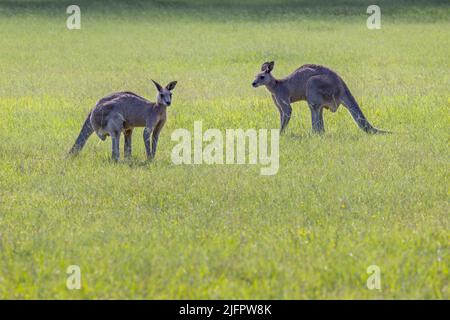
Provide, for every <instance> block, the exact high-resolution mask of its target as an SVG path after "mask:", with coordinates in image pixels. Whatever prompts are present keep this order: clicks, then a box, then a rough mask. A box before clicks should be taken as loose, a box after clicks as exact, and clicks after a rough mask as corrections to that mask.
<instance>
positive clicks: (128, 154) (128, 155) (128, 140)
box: [123, 129, 133, 158]
mask: <svg viewBox="0 0 450 320" xmlns="http://www.w3.org/2000/svg"><path fill="white" fill-rule="evenodd" d="M132 135H133V129H128V130H125V131H124V133H123V136H124V138H125V142H124V147H123V153H124V157H125V158H131V137H132Z"/></svg>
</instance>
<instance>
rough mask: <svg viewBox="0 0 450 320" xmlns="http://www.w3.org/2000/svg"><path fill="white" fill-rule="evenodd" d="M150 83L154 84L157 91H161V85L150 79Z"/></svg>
mask: <svg viewBox="0 0 450 320" xmlns="http://www.w3.org/2000/svg"><path fill="white" fill-rule="evenodd" d="M152 82H153V83H154V84H155V87H156V89H158V91H161V90H162V87H161V85H160V84H159V83H158V82H156V81H155V80H153V79H152Z"/></svg>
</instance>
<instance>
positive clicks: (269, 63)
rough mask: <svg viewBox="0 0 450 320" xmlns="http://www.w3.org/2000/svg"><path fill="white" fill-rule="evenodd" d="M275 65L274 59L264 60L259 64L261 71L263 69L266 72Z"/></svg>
mask: <svg viewBox="0 0 450 320" xmlns="http://www.w3.org/2000/svg"><path fill="white" fill-rule="evenodd" d="M274 65H275V61H270V62H264V63H263V65H262V66H261V71H265V72H267V73H269V72H271V71H272V70H273V66H274Z"/></svg>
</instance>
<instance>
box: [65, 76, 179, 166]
mask: <svg viewBox="0 0 450 320" xmlns="http://www.w3.org/2000/svg"><path fill="white" fill-rule="evenodd" d="M152 81H153V80H152ZM153 83H154V84H155V87H156V88H157V90H158V95H157V98H156V103H154V102H150V101H149V100H147V99H145V98H143V97H141V96H138V95H137V94H135V93H132V92H116V93H113V94H110V95H108V96H106V97H104V98H102V99H100V100H99V101H98V102H97V104H96V105H95V107H94V108H93V109H92V111H91V112H90V113H89V115H88V117H87V118H86V120H85V122H84V125H83V127H82V129H81V132H80V134H79V136H78V138H77V140H76V141H75V144H74V145H73V147H72V148H71V149H70V151H69V154H71V155H76V154H78V152H80V151H81V149H82V148H83V146H84V145H85V144H86V141H87V139H88V138H89V137H90V135H91V134H92V133H93V132H94V131H95V133H96V134H97V135H98V137H99V138H100V139H102V140H105V139H106V137H107V136H111V140H112V148H111V149H112V159H113V160H115V161H117V160H119V158H120V150H119V144H120V135H121V133H123V134H124V138H125V142H124V155H125V157H126V158H129V157H131V137H132V134H133V129H134V128H135V127H145V129H144V135H143V137H144V143H145V150H146V153H147V158H148V159H153V158H154V157H155V154H156V147H157V144H158V138H159V134H160V133H161V130H162V128H163V127H164V124H165V122H166V119H167V116H166V109H167V107H168V106H170V105H171V103H172V93H171V90H173V89H174V88H175V86H176V84H177V82H176V81H173V82H170V83H169V84H168V85H167V86H166V87H165V88H163V87H162V86H160V85H159V84H158V83H157V82H155V81H153ZM150 137H151V140H152V142H151V146H150Z"/></svg>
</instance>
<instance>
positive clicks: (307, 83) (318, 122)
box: [252, 61, 388, 133]
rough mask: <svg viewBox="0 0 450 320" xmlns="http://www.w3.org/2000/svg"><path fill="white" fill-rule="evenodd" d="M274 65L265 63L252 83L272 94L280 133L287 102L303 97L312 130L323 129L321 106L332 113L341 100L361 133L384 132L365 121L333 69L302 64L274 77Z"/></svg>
mask: <svg viewBox="0 0 450 320" xmlns="http://www.w3.org/2000/svg"><path fill="white" fill-rule="evenodd" d="M274 65H275V62H274V61H271V62H265V63H264V64H263V65H262V67H261V72H260V73H258V74H257V75H256V79H255V80H254V81H253V83H252V85H253V87H255V88H257V87H259V86H262V85H264V86H266V88H267V90H269V91H270V93H271V94H272V99H273V101H274V102H275V105H276V107H277V108H278V111H279V112H280V122H281V128H280V131H281V132H283V131H284V129H286V127H287V125H288V123H289V120H290V118H291V113H292V107H291V103H293V102H297V101H301V100H306V101H307V102H308V105H309V108H310V110H311V119H312V129H313V131H314V132H316V133H323V132H324V131H325V129H324V125H323V109H324V108H325V109H329V110H330V111H331V112H336V111H337V109H338V107H339V105H340V104H341V103H342V104H343V105H344V106H345V107H347V109H348V110H349V111H350V114H351V115H352V117H353V119H354V120H355V121H356V123H357V124H358V126H359V127H360V128H361V129H362V130H364V131H365V132H367V133H388V131H383V130H379V129H377V128H374V127H373V126H372V125H371V124H370V123H369V121H367V119H366V117H365V116H364V114H363V113H362V111H361V109H360V108H359V105H358V103H357V102H356V100H355V98H354V97H353V96H352V94H351V93H350V90H349V89H348V87H347V85H346V84H345V82H344V80H342V78H341V77H340V76H338V75H337V73H336V72H334V71H332V70H330V69H328V68H326V67H324V66H320V65H315V64H305V65H303V66H301V67H300V68H298V69H297V70H295V71H294V72H293V73H291V74H290V75H289V76H287V77H286V78H284V79H275V77H274V76H273V75H272V73H271V72H272V70H273V67H274Z"/></svg>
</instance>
